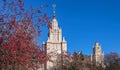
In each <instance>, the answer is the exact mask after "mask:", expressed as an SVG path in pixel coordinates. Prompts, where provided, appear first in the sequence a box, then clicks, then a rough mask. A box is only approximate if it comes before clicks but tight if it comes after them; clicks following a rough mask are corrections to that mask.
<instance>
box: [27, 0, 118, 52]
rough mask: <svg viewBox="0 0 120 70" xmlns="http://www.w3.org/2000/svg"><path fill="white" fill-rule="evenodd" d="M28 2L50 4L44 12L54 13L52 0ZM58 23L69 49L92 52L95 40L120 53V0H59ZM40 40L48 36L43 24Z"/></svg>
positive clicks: (38, 4) (108, 50)
mask: <svg viewBox="0 0 120 70" xmlns="http://www.w3.org/2000/svg"><path fill="white" fill-rule="evenodd" d="M25 3H27V6H29V5H32V6H33V7H35V8H36V7H39V6H40V5H41V4H48V5H49V7H48V8H46V10H45V12H46V13H47V14H48V15H49V16H50V17H52V12H53V11H52V4H53V3H54V1H53V0H25ZM55 3H56V5H57V8H56V15H57V20H58V22H59V27H61V28H62V30H63V36H64V37H65V39H66V40H67V43H68V51H69V52H71V53H73V52H74V50H76V51H80V50H82V51H83V53H84V54H92V52H93V50H92V48H93V46H94V44H95V42H96V41H98V42H99V43H100V45H101V46H102V50H103V51H104V53H109V52H118V53H120V0H56V1H55ZM43 29H44V30H43V31H42V34H41V38H40V39H39V42H40V43H41V42H42V41H46V40H47V28H45V27H44V28H43Z"/></svg>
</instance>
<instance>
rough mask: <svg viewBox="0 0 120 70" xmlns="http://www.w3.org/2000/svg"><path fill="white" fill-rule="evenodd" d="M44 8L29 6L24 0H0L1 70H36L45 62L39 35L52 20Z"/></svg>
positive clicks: (45, 58)
mask: <svg viewBox="0 0 120 70" xmlns="http://www.w3.org/2000/svg"><path fill="white" fill-rule="evenodd" d="M46 6H47V5H43V7H46ZM41 9H42V8H41V7H40V8H37V9H33V8H32V7H31V8H30V9H29V10H27V9H25V7H24V2H23V0H1V1H0V70H28V69H33V70H36V69H38V68H39V67H40V66H41V64H44V63H45V62H46V60H47V57H46V55H45V53H44V51H42V50H41V49H42V48H41V47H40V46H38V45H37V38H38V37H39V35H40V32H41V30H40V26H41V25H46V24H50V22H49V18H48V17H47V15H46V14H44V13H42V12H41Z"/></svg>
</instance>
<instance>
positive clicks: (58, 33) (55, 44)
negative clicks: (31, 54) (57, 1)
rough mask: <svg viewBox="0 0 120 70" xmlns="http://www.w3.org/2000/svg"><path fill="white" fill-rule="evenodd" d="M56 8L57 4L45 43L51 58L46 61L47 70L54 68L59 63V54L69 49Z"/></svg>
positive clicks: (44, 45)
mask: <svg viewBox="0 0 120 70" xmlns="http://www.w3.org/2000/svg"><path fill="white" fill-rule="evenodd" d="M55 8H56V6H55V5H53V9H54V11H53V19H52V24H51V28H49V33H48V40H47V42H46V43H43V47H45V50H46V54H47V55H48V57H49V58H50V59H49V61H47V63H46V66H45V68H46V70H54V68H53V67H54V66H55V65H56V64H57V63H56V62H57V58H58V57H57V55H59V54H61V53H63V52H66V51H67V42H66V40H65V39H64V37H62V29H60V28H59V27H58V21H57V19H56V11H55Z"/></svg>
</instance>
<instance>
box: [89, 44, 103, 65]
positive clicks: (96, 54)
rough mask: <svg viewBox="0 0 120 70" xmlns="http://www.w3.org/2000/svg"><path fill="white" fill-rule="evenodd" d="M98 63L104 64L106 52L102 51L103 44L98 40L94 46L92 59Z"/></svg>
mask: <svg viewBox="0 0 120 70" xmlns="http://www.w3.org/2000/svg"><path fill="white" fill-rule="evenodd" d="M91 60H92V61H93V62H94V63H95V64H96V65H99V64H104V54H103V52H102V49H101V46H100V45H99V43H98V42H96V43H95V45H94V48H93V55H92V59H91Z"/></svg>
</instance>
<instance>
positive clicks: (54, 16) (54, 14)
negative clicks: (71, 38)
mask: <svg viewBox="0 0 120 70" xmlns="http://www.w3.org/2000/svg"><path fill="white" fill-rule="evenodd" d="M53 18H56V4H53Z"/></svg>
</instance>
